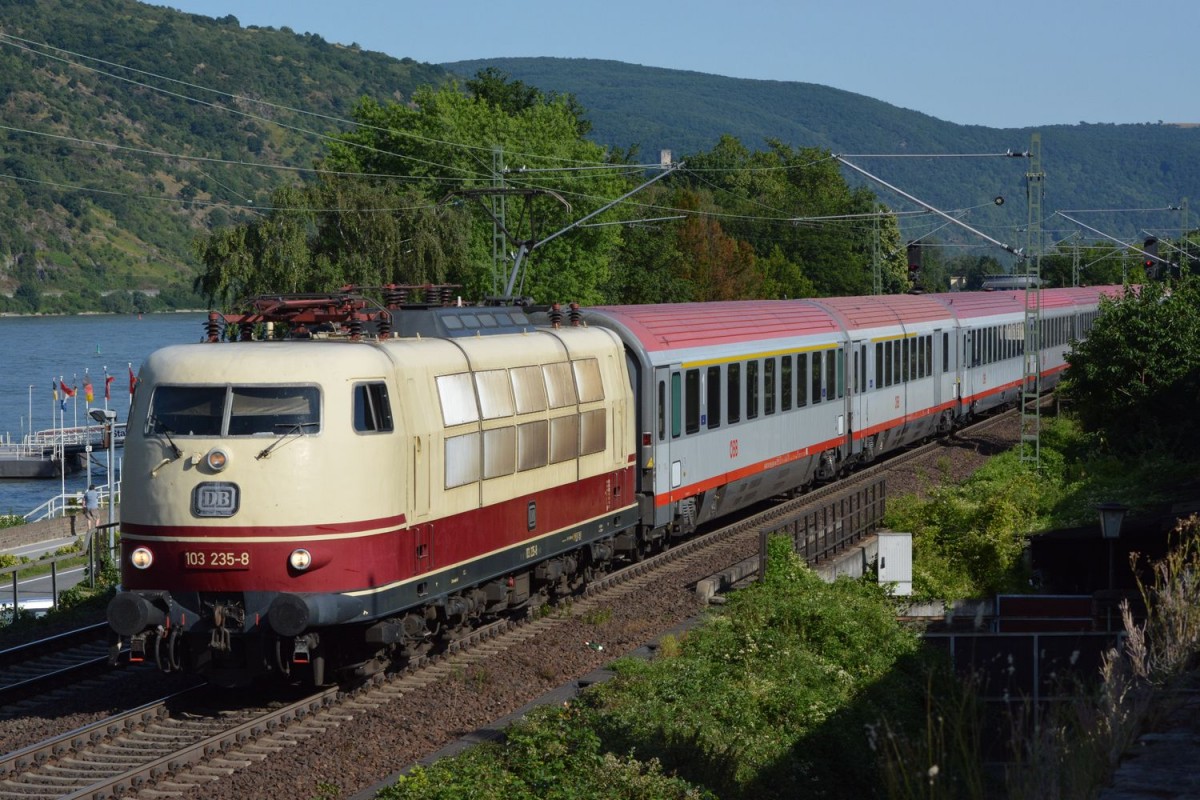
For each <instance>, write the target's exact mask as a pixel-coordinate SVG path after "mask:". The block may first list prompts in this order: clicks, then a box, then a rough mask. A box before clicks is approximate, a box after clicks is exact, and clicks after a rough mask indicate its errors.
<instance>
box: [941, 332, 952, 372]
mask: <svg viewBox="0 0 1200 800" xmlns="http://www.w3.org/2000/svg"><path fill="white" fill-rule="evenodd" d="M949 371H950V334H949V333H943V334H942V372H949Z"/></svg>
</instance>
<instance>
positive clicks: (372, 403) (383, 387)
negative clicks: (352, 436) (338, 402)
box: [354, 383, 392, 433]
mask: <svg viewBox="0 0 1200 800" xmlns="http://www.w3.org/2000/svg"><path fill="white" fill-rule="evenodd" d="M354 430H355V431H357V432H358V433H384V432H386V431H390V430H392V406H391V403H390V402H388V392H387V384H386V383H359V384H356V385H355V387H354Z"/></svg>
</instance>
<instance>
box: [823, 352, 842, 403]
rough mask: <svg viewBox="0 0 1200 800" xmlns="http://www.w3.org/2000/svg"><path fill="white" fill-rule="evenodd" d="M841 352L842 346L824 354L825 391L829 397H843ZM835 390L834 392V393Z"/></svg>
mask: <svg viewBox="0 0 1200 800" xmlns="http://www.w3.org/2000/svg"><path fill="white" fill-rule="evenodd" d="M842 363H843V353H842V348H840V347H839V348H838V349H837V350H830V351H829V352H827V353H826V354H825V391H826V392H828V393H829V399H830V400H832V399H834V397H845V396H846V390H845V381H844V379H845V375H844V373H843V370H842ZM835 392H836V394H835Z"/></svg>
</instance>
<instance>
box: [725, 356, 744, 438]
mask: <svg viewBox="0 0 1200 800" xmlns="http://www.w3.org/2000/svg"><path fill="white" fill-rule="evenodd" d="M725 386H726V391H725V398H726V399H727V400H728V401H729V411H728V414H729V416H728V419H729V423H730V424H731V425H732V424H733V423H735V422H737V421H738V420H740V419H741V418H742V365H741V364H730V365H729V366H728V367H726V368H725Z"/></svg>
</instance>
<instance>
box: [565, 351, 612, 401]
mask: <svg viewBox="0 0 1200 800" xmlns="http://www.w3.org/2000/svg"><path fill="white" fill-rule="evenodd" d="M571 369H572V370H574V372H575V386H576V387H577V388H578V390H579V402H581V403H594V402H596V401H597V400H603V399H604V384H603V383H602V382H601V380H600V362H599V361H597V360H596V359H594V358H582V359H580V360H578V361H572V362H571Z"/></svg>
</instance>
